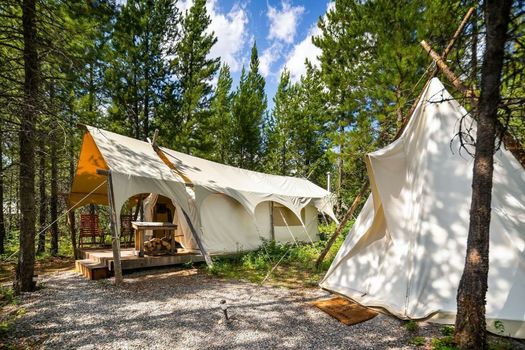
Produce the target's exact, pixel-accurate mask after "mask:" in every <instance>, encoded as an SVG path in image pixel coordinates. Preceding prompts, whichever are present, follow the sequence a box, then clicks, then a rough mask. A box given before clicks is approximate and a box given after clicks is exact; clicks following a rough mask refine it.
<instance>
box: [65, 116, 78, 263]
mask: <svg viewBox="0 0 525 350" xmlns="http://www.w3.org/2000/svg"><path fill="white" fill-rule="evenodd" d="M69 127H70V130H74V127H75V120H74V118H73V114H71V116H70V119H69ZM74 136H75V133H74V132H73V131H72V132H71V135H69V188H71V187H72V186H73V179H74V178H75V142H74ZM68 221H69V235H70V238H71V245H72V246H73V255H74V257H75V260H77V259H79V257H80V256H79V253H78V249H77V229H76V220H75V211H74V210H70V211H69V212H68Z"/></svg>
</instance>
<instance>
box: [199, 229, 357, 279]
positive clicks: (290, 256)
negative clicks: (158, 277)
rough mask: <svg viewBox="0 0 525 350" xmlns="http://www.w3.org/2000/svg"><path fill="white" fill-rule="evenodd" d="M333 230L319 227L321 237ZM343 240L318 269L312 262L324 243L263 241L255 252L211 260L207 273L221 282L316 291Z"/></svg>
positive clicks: (321, 241)
mask: <svg viewBox="0 0 525 350" xmlns="http://www.w3.org/2000/svg"><path fill="white" fill-rule="evenodd" d="M335 228H336V227H335V224H331V225H321V226H320V227H319V232H320V233H321V237H326V238H328V237H329V235H328V234H327V233H330V234H331V233H333V232H334V231H335ZM344 232H345V233H346V232H348V230H346V229H345V230H344ZM344 239H345V234H341V235H340V236H339V237H338V238H337V240H336V241H335V243H334V244H333V245H332V247H331V248H330V251H329V253H328V254H327V256H326V258H325V260H324V261H323V263H322V264H321V266H320V267H319V269H317V268H316V267H315V262H316V260H317V258H318V257H319V255H320V254H321V252H322V251H323V250H324V248H325V247H326V243H327V240H326V239H325V240H320V241H318V242H314V243H313V244H312V243H299V244H295V243H280V242H276V241H271V240H270V241H264V242H263V244H262V246H261V248H259V249H258V250H256V251H252V252H247V253H245V254H237V255H236V256H234V257H232V258H221V259H214V262H213V266H212V267H211V268H209V269H208V272H209V273H210V274H211V275H213V276H217V277H221V278H232V279H239V280H246V281H249V282H254V283H261V282H263V281H264V279H265V278H266V281H267V282H268V283H270V284H273V285H280V286H284V287H289V288H297V287H315V286H317V284H318V283H319V281H320V279H321V278H322V276H323V275H324V274H325V272H326V271H327V270H328V268H329V267H330V264H331V263H332V260H333V259H334V257H335V255H336V253H337V251H338V250H339V248H340V247H341V245H342V244H343V242H344ZM276 265H277V266H276Z"/></svg>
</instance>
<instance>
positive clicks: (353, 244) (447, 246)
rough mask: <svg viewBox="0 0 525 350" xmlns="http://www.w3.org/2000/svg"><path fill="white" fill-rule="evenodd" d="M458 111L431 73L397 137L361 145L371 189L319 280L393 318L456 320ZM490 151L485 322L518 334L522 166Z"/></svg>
mask: <svg viewBox="0 0 525 350" xmlns="http://www.w3.org/2000/svg"><path fill="white" fill-rule="evenodd" d="M466 114H467V112H466V111H465V109H464V108H462V107H461V106H460V105H459V104H458V102H457V101H455V100H454V99H453V98H452V96H451V95H450V94H449V93H448V92H447V91H446V90H445V88H444V87H443V85H442V84H441V82H440V81H439V80H438V79H437V78H434V79H433V80H432V81H431V82H430V83H429V84H428V85H427V87H426V91H425V92H424V94H423V97H422V98H421V100H420V102H419V104H418V106H417V107H416V109H415V111H414V114H413V115H412V117H411V120H410V122H409V123H408V125H407V127H406V129H405V130H404V132H403V134H402V135H401V137H400V138H399V139H397V140H396V141H395V142H393V143H392V144H390V145H388V146H387V147H385V148H383V149H381V150H378V151H376V152H373V153H370V154H368V155H367V157H366V162H367V168H368V175H369V177H370V184H371V190H372V193H371V195H370V197H369V198H368V200H367V201H366V203H365V205H364V207H363V209H362V211H361V213H360V214H359V216H358V218H357V220H356V222H355V224H354V226H353V228H352V230H351V231H350V233H349V234H348V236H347V238H346V240H345V242H344V244H343V246H342V247H341V249H340V250H339V252H338V254H337V256H336V257H335V260H334V261H333V263H332V266H331V267H330V269H329V270H328V272H327V274H326V276H325V277H324V279H323V280H322V282H321V284H320V285H321V287H323V288H324V289H327V290H330V291H333V292H336V293H339V294H341V295H344V296H347V297H349V298H352V299H354V300H356V301H357V302H359V303H361V304H363V305H366V306H374V307H381V308H384V309H386V310H387V311H389V312H390V313H392V314H394V315H396V316H398V317H401V318H426V317H430V316H432V317H433V319H434V320H435V321H437V322H443V323H452V322H453V321H454V316H455V313H456V293H457V288H458V285H459V280H460V278H461V274H462V271H463V267H464V262H465V252H466V243H467V234H468V225H469V209H470V200H471V183H472V164H473V159H472V157H470V156H469V155H467V154H466V153H465V152H464V151H463V152H462V153H460V152H458V148H459V147H458V140H457V138H454V135H455V134H456V133H457V131H458V127H459V122H460V119H461V117H463V116H465V115H466ZM467 118H469V117H467ZM473 126H474V127H475V125H473ZM494 161H495V166H494V187H493V194H492V217H491V226H490V232H491V233H490V235H491V236H490V237H491V238H490V257H489V259H490V269H489V280H488V294H487V306H486V315H487V320H488V321H487V326H488V329H491V328H492V327H493V325H494V321H495V320H499V321H502V322H503V324H504V326H505V334H506V335H511V336H513V337H519V338H525V171H524V169H523V167H522V166H521V164H520V163H519V162H518V161H517V160H516V159H515V158H514V156H513V155H512V154H511V153H510V152H509V151H507V150H506V149H504V148H503V147H502V149H501V150H499V151H498V152H497V154H496V155H495V160H494Z"/></svg>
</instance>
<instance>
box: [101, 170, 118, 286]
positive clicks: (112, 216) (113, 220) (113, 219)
mask: <svg viewBox="0 0 525 350" xmlns="http://www.w3.org/2000/svg"><path fill="white" fill-rule="evenodd" d="M97 174H99V175H103V176H107V177H108V203H109V221H110V227H111V247H112V249H113V271H114V272H115V285H117V286H118V285H121V284H122V281H123V278H122V264H121V263H120V239H119V237H117V213H116V211H115V197H114V195H113V180H112V178H111V170H104V169H97Z"/></svg>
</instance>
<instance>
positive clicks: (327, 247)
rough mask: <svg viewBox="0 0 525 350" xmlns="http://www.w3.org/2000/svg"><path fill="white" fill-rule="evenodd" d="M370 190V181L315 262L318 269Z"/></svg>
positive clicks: (366, 183) (360, 192)
mask: <svg viewBox="0 0 525 350" xmlns="http://www.w3.org/2000/svg"><path fill="white" fill-rule="evenodd" d="M368 188H369V186H368V181H367V182H365V183H364V184H363V186H362V187H361V191H359V194H358V195H357V197H355V199H354V202H353V203H352V206H351V207H350V209H349V210H348V211H347V212H346V214H345V216H344V217H343V219H342V220H341V222H340V223H339V225H338V226H337V229H336V230H335V232H334V234H333V235H332V237H330V239H329V240H328V243H326V247H325V248H324V250H323V252H322V253H321V255H319V258H317V261H316V262H315V267H316V268H319V266H321V263H322V262H323V260H324V258H325V257H326V254H328V251H330V248H331V247H332V245H333V244H334V242H335V240H336V239H337V237H339V235H340V234H341V232H343V229H344V228H345V225H346V223H347V222H348V220H350V219H351V218H352V215H354V212H355V210H356V209H357V206H358V204H359V202H360V201H361V198H363V196H364V195H365V193H366V191H367V190H368Z"/></svg>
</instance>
